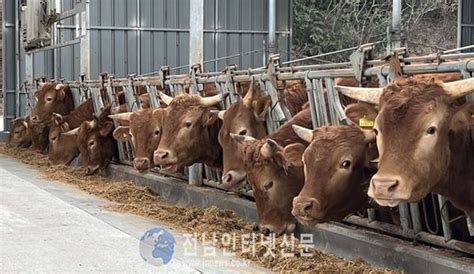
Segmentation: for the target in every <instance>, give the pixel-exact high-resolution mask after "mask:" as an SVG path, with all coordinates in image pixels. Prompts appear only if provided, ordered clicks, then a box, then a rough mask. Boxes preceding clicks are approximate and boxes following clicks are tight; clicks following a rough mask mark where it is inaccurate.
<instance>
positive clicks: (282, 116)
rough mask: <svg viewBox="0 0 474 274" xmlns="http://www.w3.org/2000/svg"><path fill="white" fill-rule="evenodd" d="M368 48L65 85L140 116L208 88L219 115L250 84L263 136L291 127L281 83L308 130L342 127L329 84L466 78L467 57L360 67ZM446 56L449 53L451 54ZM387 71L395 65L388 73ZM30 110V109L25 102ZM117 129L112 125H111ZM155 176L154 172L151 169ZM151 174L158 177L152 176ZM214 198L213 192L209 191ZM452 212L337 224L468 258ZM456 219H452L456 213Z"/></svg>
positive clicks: (191, 173) (470, 241)
mask: <svg viewBox="0 0 474 274" xmlns="http://www.w3.org/2000/svg"><path fill="white" fill-rule="evenodd" d="M372 47H373V45H370V44H369V45H364V46H362V47H361V48H359V49H358V50H356V52H354V53H353V54H352V56H351V61H350V62H343V63H334V64H317V65H303V66H290V67H282V66H280V61H279V56H278V55H274V56H271V57H270V58H269V63H268V66H267V67H265V68H257V69H251V68H249V69H246V70H238V69H237V67H236V66H235V65H230V66H227V67H226V68H225V70H224V71H222V72H209V73H203V72H202V71H201V66H200V65H195V66H192V67H191V69H190V73H189V74H182V75H170V68H169V67H162V69H161V70H160V72H159V75H157V76H148V75H130V76H129V77H128V78H114V77H113V76H111V75H105V74H104V75H101V80H98V81H89V80H84V79H82V81H65V82H64V83H65V84H68V85H69V86H70V87H71V90H72V91H73V94H74V96H75V102H76V106H77V103H78V102H82V101H83V100H84V99H85V98H88V97H89V96H92V98H93V101H94V109H95V111H96V112H99V111H100V109H101V108H102V107H103V106H104V105H105V104H107V103H110V104H112V105H113V106H114V107H119V106H120V104H121V103H122V104H125V105H126V109H127V111H136V110H138V109H139V108H140V101H139V95H140V93H141V92H145V93H147V94H148V95H149V98H150V107H152V108H157V107H159V105H160V104H159V97H158V96H157V94H158V92H159V91H161V92H164V93H166V94H168V95H170V96H176V95H177V94H179V93H182V92H189V93H194V94H200V93H202V92H203V90H205V87H206V86H207V87H211V86H213V87H214V88H215V90H216V91H217V92H219V93H229V94H230V96H228V97H227V98H226V100H225V101H224V102H223V103H221V106H220V107H221V108H222V109H227V108H229V107H230V106H231V105H232V104H233V103H234V102H236V101H238V100H240V99H241V92H242V91H241V89H240V85H241V83H243V82H247V83H248V82H250V81H251V80H252V79H253V80H254V82H255V83H257V84H258V85H259V86H260V88H261V90H262V92H263V93H265V94H268V95H270V97H271V102H272V105H271V108H270V111H269V113H268V115H267V117H266V124H267V129H268V133H271V132H273V131H275V130H276V129H277V128H278V127H279V126H280V125H282V124H283V123H285V122H286V121H287V120H289V119H291V114H290V112H289V111H288V107H287V104H286V99H285V97H284V94H283V92H282V90H279V89H278V84H277V83H281V82H285V81H288V80H300V81H302V82H304V84H305V85H306V90H307V93H308V100H309V106H310V110H311V117H312V121H313V126H314V127H315V128H316V127H320V126H323V125H328V124H333V125H336V124H350V122H349V121H348V119H347V118H346V117H345V114H344V105H343V103H342V101H341V98H339V94H338V92H336V90H335V89H334V85H335V79H336V78H355V79H357V80H359V82H360V83H364V82H365V81H366V80H367V79H368V78H372V79H377V80H378V82H379V84H380V86H383V85H386V84H387V83H389V82H390V79H393V77H394V75H396V74H397V73H398V74H400V73H401V74H405V75H414V74H425V73H450V72H458V73H461V74H462V76H463V77H464V78H468V77H473V72H474V53H449V54H444V53H441V54H435V55H427V56H417V57H406V56H403V55H404V50H403V49H401V50H397V51H395V52H394V54H392V55H391V57H390V59H389V60H372V59H367V57H368V56H370V52H371V48H372ZM449 52H456V50H451V51H449ZM394 64H395V65H394ZM24 92H25V93H26V94H29V95H28V96H27V98H30V99H31V100H33V99H32V98H34V96H32V94H34V87H33V86H31V85H28V84H25V85H24ZM28 106H29V107H31V106H34V102H33V101H32V102H28ZM116 125H117V124H116ZM118 147H119V155H120V156H119V159H118V161H119V162H120V163H123V164H128V165H130V164H131V161H132V160H133V148H132V146H131V145H130V143H129V142H123V143H122V142H118ZM154 171H157V169H154ZM158 172H159V170H158ZM186 174H188V181H189V183H191V184H197V185H201V184H203V185H205V186H209V187H213V188H217V189H218V188H219V184H220V180H221V179H220V178H221V175H222V173H221V171H220V170H217V169H215V168H211V167H207V166H204V165H202V164H196V165H193V166H192V167H190V168H189V170H188V171H187V172H186ZM216 191H218V190H216ZM241 195H242V196H246V197H253V194H252V191H243V192H242V193H241ZM454 211H455V210H453V207H452V206H451V205H450V204H449V202H448V201H447V200H446V198H444V197H442V196H441V195H436V194H432V195H428V197H427V198H425V199H424V200H423V201H421V202H419V203H402V204H400V205H399V207H398V214H399V223H400V224H399V225H398V224H396V223H397V222H393V221H392V222H387V221H384V220H383V219H381V217H379V215H383V214H382V213H381V211H380V210H379V209H375V208H369V209H367V210H366V211H364V212H362V213H361V214H354V215H351V216H348V217H346V218H345V219H344V221H343V222H345V223H350V224H353V225H356V226H362V227H365V228H369V229H373V230H376V231H379V232H382V233H384V234H388V235H392V236H396V237H401V238H405V239H410V240H412V241H419V242H423V243H427V244H431V245H436V246H441V247H445V248H448V249H452V250H456V251H460V252H463V253H466V254H469V255H471V256H472V255H474V238H473V237H472V236H473V235H474V231H473V225H472V222H471V221H470V220H468V219H467V218H466V217H465V216H464V215H463V214H461V215H455V216H454V215H453V216H451V214H452V212H454ZM457 214H459V213H457ZM459 231H470V236H469V235H467V236H466V235H461V234H460V233H459Z"/></svg>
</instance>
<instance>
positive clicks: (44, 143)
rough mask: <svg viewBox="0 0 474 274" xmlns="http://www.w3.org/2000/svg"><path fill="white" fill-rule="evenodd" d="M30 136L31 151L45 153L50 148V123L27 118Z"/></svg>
mask: <svg viewBox="0 0 474 274" xmlns="http://www.w3.org/2000/svg"><path fill="white" fill-rule="evenodd" d="M26 124H27V125H28V127H27V129H28V135H30V137H31V149H33V150H34V151H36V152H39V153H43V152H45V150H46V149H47V148H48V123H46V122H41V121H39V120H38V119H33V118H31V116H28V117H26Z"/></svg>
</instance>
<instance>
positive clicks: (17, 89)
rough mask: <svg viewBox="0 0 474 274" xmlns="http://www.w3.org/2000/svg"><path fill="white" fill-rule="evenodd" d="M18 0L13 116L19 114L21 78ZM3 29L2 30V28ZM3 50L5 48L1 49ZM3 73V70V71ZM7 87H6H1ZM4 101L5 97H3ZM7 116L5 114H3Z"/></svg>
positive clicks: (17, 0)
mask: <svg viewBox="0 0 474 274" xmlns="http://www.w3.org/2000/svg"><path fill="white" fill-rule="evenodd" d="M19 1H20V0H15V77H16V79H15V80H16V83H15V118H16V117H18V116H20V85H21V80H20V37H21V36H20V18H19V17H20V14H19V13H20V7H19ZM2 31H3V30H2ZM3 39H5V36H3ZM3 50H5V49H3ZM2 61H3V62H6V60H5V59H2ZM3 73H5V71H3ZM3 88H7V87H5V86H4V87H3ZM5 97H6V96H5ZM4 100H5V101H6V100H7V98H5V99H4ZM5 116H7V115H5ZM5 126H7V124H5Z"/></svg>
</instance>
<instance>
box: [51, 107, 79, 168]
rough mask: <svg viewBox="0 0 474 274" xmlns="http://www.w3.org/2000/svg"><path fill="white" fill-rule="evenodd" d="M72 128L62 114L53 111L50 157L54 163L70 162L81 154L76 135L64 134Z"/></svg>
mask: <svg viewBox="0 0 474 274" xmlns="http://www.w3.org/2000/svg"><path fill="white" fill-rule="evenodd" d="M69 130H70V127H69V124H68V123H67V122H66V121H65V119H64V117H63V116H62V115H61V114H57V113H53V117H52V118H51V123H50V128H49V135H48V138H49V150H48V157H49V160H50V161H51V162H52V163H53V164H69V163H71V162H72V160H74V158H76V157H77V156H78V155H79V150H78V148H77V145H76V136H75V135H63V134H62V133H65V132H68V131H69Z"/></svg>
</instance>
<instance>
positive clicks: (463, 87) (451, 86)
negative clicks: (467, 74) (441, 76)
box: [443, 78, 474, 98]
mask: <svg viewBox="0 0 474 274" xmlns="http://www.w3.org/2000/svg"><path fill="white" fill-rule="evenodd" d="M443 87H444V89H445V90H446V91H447V92H448V94H450V95H452V96H454V97H456V98H459V97H463V96H466V95H468V94H469V93H471V92H473V91H474V78H468V79H464V80H458V81H455V82H450V83H445V84H444V85H443Z"/></svg>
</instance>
